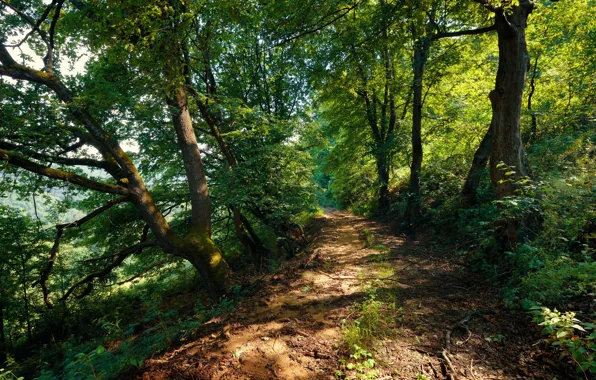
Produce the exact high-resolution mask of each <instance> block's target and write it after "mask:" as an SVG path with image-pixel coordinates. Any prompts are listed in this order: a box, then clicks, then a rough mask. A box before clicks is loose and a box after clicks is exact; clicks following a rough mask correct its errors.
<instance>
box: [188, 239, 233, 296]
mask: <svg viewBox="0 0 596 380" xmlns="http://www.w3.org/2000/svg"><path fill="white" fill-rule="evenodd" d="M177 254H178V256H181V257H183V258H185V259H186V260H188V261H189V262H190V263H191V264H192V265H193V267H194V268H195V269H196V270H197V271H198V272H199V274H200V275H201V281H202V282H203V285H204V286H205V288H206V289H207V293H208V294H209V298H211V299H212V300H218V299H219V298H220V297H221V296H222V295H223V294H224V293H225V292H226V290H227V288H228V287H229V285H230V275H231V273H232V272H231V270H230V267H229V266H228V263H227V262H226V261H225V260H224V258H223V256H222V255H221V251H220V250H219V248H218V247H217V246H216V245H215V243H214V242H213V240H211V238H210V237H209V236H207V234H205V233H204V232H199V233H192V234H191V235H189V236H187V237H186V238H185V239H184V241H183V242H182V243H181V244H180V246H179V248H178V252H177Z"/></svg>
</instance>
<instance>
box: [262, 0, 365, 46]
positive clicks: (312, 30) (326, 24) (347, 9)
mask: <svg viewBox="0 0 596 380" xmlns="http://www.w3.org/2000/svg"><path fill="white" fill-rule="evenodd" d="M360 4H362V2H361V1H359V2H356V3H354V5H352V6H351V7H347V8H342V9H338V10H336V11H334V12H332V13H331V14H329V15H326V16H323V17H322V19H320V20H319V21H322V20H324V19H325V18H326V17H329V16H330V15H333V14H337V13H339V15H338V16H336V17H334V18H332V19H331V20H330V21H327V22H325V23H324V24H322V25H319V26H316V27H313V28H311V29H308V30H305V31H303V32H300V33H298V34H295V35H293V36H290V37H287V38H285V39H283V40H281V41H280V42H278V43H276V44H274V45H273V47H277V46H281V45H284V44H286V43H288V42H290V41H293V40H296V39H298V38H301V37H304V36H307V35H309V34H313V33H316V32H318V31H320V30H323V29H325V28H326V27H328V26H329V25H331V24H333V23H335V22H336V21H337V20H339V19H341V18H342V17H344V16H346V15H347V14H348V13H350V12H351V11H352V10H354V9H356V8H357V7H358V6H360ZM340 12H341V13H340Z"/></svg>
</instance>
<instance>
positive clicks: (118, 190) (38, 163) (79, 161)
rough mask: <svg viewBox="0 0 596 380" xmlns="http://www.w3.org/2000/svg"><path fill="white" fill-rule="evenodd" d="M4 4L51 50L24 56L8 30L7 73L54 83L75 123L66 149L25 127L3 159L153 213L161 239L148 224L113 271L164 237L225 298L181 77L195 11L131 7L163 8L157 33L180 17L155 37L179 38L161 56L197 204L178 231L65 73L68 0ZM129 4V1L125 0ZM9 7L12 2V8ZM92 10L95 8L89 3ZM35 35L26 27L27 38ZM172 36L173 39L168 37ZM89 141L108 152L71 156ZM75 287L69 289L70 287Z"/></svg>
mask: <svg viewBox="0 0 596 380" xmlns="http://www.w3.org/2000/svg"><path fill="white" fill-rule="evenodd" d="M3 4H4V12H5V13H6V12H10V13H13V14H14V13H16V14H17V15H18V16H20V17H18V18H17V19H16V21H15V19H13V18H9V21H10V23H9V24H8V25H7V26H8V27H12V28H22V27H24V26H25V25H28V27H30V28H31V29H32V34H35V35H36V37H37V38H39V41H40V42H41V43H43V45H45V47H46V54H45V56H44V68H43V70H36V69H34V68H31V67H28V66H26V65H22V64H19V63H17V62H16V61H15V59H14V58H13V57H12V55H11V53H10V52H9V50H8V48H7V46H6V45H7V44H6V42H5V38H6V37H5V36H4V37H3V42H2V44H1V45H0V63H1V64H2V65H1V66H0V75H3V76H8V77H10V78H12V79H14V80H17V81H24V82H26V83H32V84H37V85H41V86H42V87H44V88H47V89H49V90H50V91H51V93H52V94H53V96H55V97H56V98H57V100H58V101H60V102H62V104H63V105H64V107H65V109H66V110H67V113H68V115H69V117H71V118H72V120H73V121H74V123H69V125H67V126H65V127H64V128H62V131H64V132H66V136H65V137H62V138H58V139H55V140H54V141H52V143H53V144H52V145H54V146H56V145H57V146H58V147H64V148H63V149H59V150H58V151H57V152H56V148H54V147H53V149H54V152H55V153H54V152H52V154H47V153H41V151H40V148H41V149H43V148H45V147H43V148H42V147H39V146H37V147H36V146H35V145H33V148H30V142H29V141H27V140H26V139H25V140H23V139H22V138H21V136H20V135H17V136H14V137H13V139H11V140H12V141H8V142H6V141H5V142H4V147H3V148H2V149H1V150H0V156H1V157H2V159H3V160H4V161H5V162H7V163H8V164H9V165H12V166H14V167H19V168H21V169H25V170H27V171H30V172H33V173H36V174H39V175H42V176H45V177H47V178H51V179H54V180H58V181H64V182H68V183H73V184H76V185H79V186H81V187H83V188H86V189H89V190H93V191H99V192H103V193H106V194H116V195H120V196H123V197H124V199H125V201H126V202H130V203H132V204H133V205H134V207H135V208H136V209H137V210H138V212H139V214H140V215H141V217H142V219H143V220H144V221H145V223H146V225H147V229H148V230H150V231H151V233H152V238H153V239H148V234H147V233H146V232H145V233H143V238H142V241H141V242H140V243H138V244H136V245H134V246H130V247H127V248H124V249H122V250H121V251H120V252H119V253H118V254H116V255H115V261H114V262H113V263H112V264H111V265H109V266H108V267H107V268H106V270H108V271H109V269H111V267H115V266H116V265H117V264H119V263H121V262H122V261H123V260H124V259H125V258H126V257H127V256H129V255H130V254H132V253H134V252H137V251H139V250H142V249H143V248H145V247H148V246H153V245H159V246H160V247H161V248H162V249H163V250H164V251H165V252H167V253H171V254H174V255H176V256H180V257H182V258H184V259H186V260H188V261H189V262H191V263H192V265H193V266H194V267H195V268H196V269H197V270H198V271H199V272H200V273H201V276H202V278H203V282H204V284H205V287H206V288H207V290H208V292H209V294H210V296H211V297H212V298H213V299H217V298H218V297H219V295H221V294H222V292H223V291H224V290H225V288H226V284H227V281H228V280H227V278H228V276H229V269H228V266H227V263H226V262H225V260H224V259H223V257H222V255H221V252H220V250H219V248H217V246H215V244H214V243H213V241H212V240H211V222H210V218H211V212H210V200H209V192H208V186H207V183H206V178H205V173H204V170H203V168H202V166H203V164H202V159H201V156H200V151H199V148H198V145H197V140H196V136H195V132H194V129H193V125H192V119H191V117H190V111H189V107H188V100H187V96H186V90H185V89H184V87H183V86H180V84H179V83H180V82H179V80H180V77H181V75H183V74H184V69H183V64H182V62H183V61H180V59H181V54H182V52H181V50H180V49H181V47H180V46H179V44H183V42H182V41H180V37H181V35H179V34H177V33H182V31H181V30H180V28H181V26H183V25H184V21H185V17H187V16H188V14H185V13H184V10H183V9H182V5H181V4H174V6H165V5H164V6H161V7H160V6H159V5H153V4H147V5H145V6H140V7H131V8H129V9H128V11H131V10H134V11H136V12H138V13H137V17H142V16H147V13H144V12H149V11H152V12H156V13H157V15H159V16H160V17H162V20H163V21H158V22H154V19H152V22H153V23H152V24H148V25H139V26H143V27H153V28H155V29H153V30H151V31H150V32H152V33H157V31H159V30H160V29H159V28H161V27H162V26H163V25H165V24H164V23H166V24H167V22H166V20H168V21H169V20H170V19H169V17H172V20H173V23H172V24H168V25H167V26H166V27H165V32H164V33H163V34H161V35H159V34H154V35H153V37H156V38H157V39H158V42H161V43H162V45H161V47H162V48H163V47H165V46H167V45H169V39H170V38H173V41H174V43H173V44H172V45H173V47H172V48H171V49H173V51H171V50H170V52H171V53H172V56H167V57H166V58H165V59H163V60H161V61H160V62H159V63H158V65H157V68H158V70H161V71H163V72H164V80H165V82H164V85H165V91H166V98H167V99H168V100H167V103H168V105H169V106H170V107H172V109H173V114H172V122H173V125H174V129H175V131H176V140H177V142H178V145H179V149H180V153H181V156H182V162H183V163H184V167H185V170H186V180H187V184H188V189H189V194H190V203H191V208H192V217H191V228H190V229H189V231H188V232H186V233H185V234H184V235H182V236H179V235H178V234H177V233H176V232H174V231H173V229H172V227H171V226H170V224H169V223H168V221H167V220H166V218H165V216H164V214H163V211H162V210H161V209H160V207H159V206H158V205H157V203H156V202H155V201H154V199H153V197H152V194H151V192H150V191H149V190H148V188H147V186H146V184H145V182H144V180H143V177H142V176H141V174H140V173H139V170H138V169H137V167H136V166H135V164H134V163H133V161H132V159H131V158H130V156H129V155H128V154H127V153H125V152H124V150H123V149H122V147H121V144H120V142H119V141H118V139H117V137H116V136H114V135H113V134H112V133H110V131H109V130H108V128H107V126H106V125H102V123H101V121H100V119H98V118H96V117H95V116H94V115H93V114H92V112H91V111H90V109H92V108H91V107H90V106H88V105H86V104H84V102H80V101H79V100H78V99H77V95H76V93H75V92H74V91H73V90H71V89H70V88H69V87H67V85H66V84H65V83H64V81H63V80H61V79H60V72H59V70H56V67H55V65H54V60H55V56H56V35H57V34H56V31H57V28H56V26H57V25H58V24H59V21H60V19H61V11H62V8H63V7H64V6H65V4H64V1H54V2H52V3H51V4H50V5H49V6H47V7H45V9H44V10H43V14H42V15H41V16H37V18H35V19H34V18H33V17H32V16H30V15H29V14H28V12H25V11H23V10H21V9H20V8H17V7H15V6H13V5H11V4H10V3H6V2H3ZM125 6H126V5H123V7H125ZM67 7H68V6H67ZM7 9H10V11H9V10H7ZM122 10H124V8H123V9H122ZM70 11H72V12H76V9H70ZM101 11H102V10H101V9H97V10H93V12H95V13H94V17H95V18H96V19H97V18H99V17H100V16H99V15H100V14H101ZM86 12H89V10H87V11H86ZM50 14H51V15H52V18H51V24H50V28H49V30H47V31H46V30H45V29H44V28H41V27H40V25H41V24H42V23H43V22H44V21H45V19H46V18H48V17H49V15H50ZM88 16H89V14H88V13H87V14H86V15H85V16H84V17H88ZM138 20H141V21H142V20H143V19H142V18H140V19H139V18H137V19H134V20H133V21H138ZM29 36H30V35H26V37H25V38H27V37H29ZM128 37H129V41H126V42H127V43H129V42H130V38H131V37H133V36H128ZM166 41H168V43H167V44H166ZM177 44H178V45H177ZM158 46H159V45H158ZM33 144H35V142H33ZM83 146H92V147H94V148H95V149H97V150H98V151H99V153H100V155H101V157H102V158H101V159H90V158H79V157H77V158H70V157H66V153H68V152H71V153H75V154H76V153H77V152H80V150H81V148H82V147H83ZM6 148H8V149H6ZM36 148H37V149H36ZM43 162H50V163H56V164H60V165H63V166H64V167H69V166H70V167H72V166H76V165H83V166H87V167H91V168H95V169H101V170H103V171H105V172H107V173H108V174H109V175H110V176H111V177H112V180H111V181H99V180H94V179H91V178H89V177H87V176H84V175H79V174H76V173H75V172H73V171H69V170H66V169H63V168H60V169H54V168H52V167H47V166H45V165H44V164H42V163H43ZM118 203H121V202H108V203H107V204H106V205H105V206H102V207H101V208H99V209H98V210H97V212H95V213H93V216H96V215H99V214H101V213H102V212H103V211H105V210H107V209H109V208H111V207H113V206H115V205H116V204H118ZM60 235H61V234H60V229H59V232H58V235H57V238H56V242H55V246H54V249H53V250H52V257H51V259H50V261H49V264H48V266H47V268H46V269H45V270H44V272H43V274H42V279H41V281H40V283H41V284H42V287H43V286H44V285H43V284H44V282H45V280H46V279H47V275H48V274H49V272H50V271H51V268H52V264H53V262H54V261H55V257H56V254H57V251H58V246H59V243H60ZM114 264H116V265H114ZM92 279H93V278H86V279H84V280H83V281H81V282H78V283H75V285H74V286H75V287H77V286H80V285H82V284H83V283H89V282H90V281H91V280H92ZM70 293H71V292H68V293H67V295H68V294H70ZM46 298H47V297H46Z"/></svg>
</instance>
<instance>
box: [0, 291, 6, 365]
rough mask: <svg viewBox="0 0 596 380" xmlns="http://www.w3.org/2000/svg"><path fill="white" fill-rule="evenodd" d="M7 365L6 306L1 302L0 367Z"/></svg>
mask: <svg viewBox="0 0 596 380" xmlns="http://www.w3.org/2000/svg"><path fill="white" fill-rule="evenodd" d="M5 363H6V336H5V333H4V304H3V303H2V302H1V301H0V365H1V366H4V365H5Z"/></svg>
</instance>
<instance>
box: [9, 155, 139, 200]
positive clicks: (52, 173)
mask: <svg viewBox="0 0 596 380" xmlns="http://www.w3.org/2000/svg"><path fill="white" fill-rule="evenodd" d="M1 161H6V162H7V163H8V164H10V165H12V166H16V167H19V168H21V169H25V170H27V171H29V172H32V173H36V174H40V175H42V176H44V177H47V178H52V179H57V180H60V181H64V182H68V183H74V184H75V185H79V186H81V187H84V188H86V189H90V190H95V191H99V192H102V193H108V194H121V195H127V194H128V189H126V188H125V187H122V186H118V185H110V184H107V183H101V182H97V181H94V180H91V179H89V178H85V177H82V176H80V175H78V174H74V173H71V172H67V171H63V170H57V169H52V168H50V167H46V166H43V165H40V164H38V163H35V162H33V161H29V160H27V159H26V158H24V157H21V156H19V155H16V154H14V153H12V152H10V151H7V150H4V149H0V162H1Z"/></svg>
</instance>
